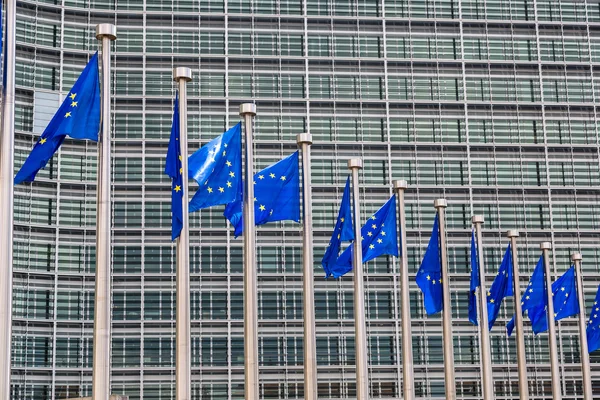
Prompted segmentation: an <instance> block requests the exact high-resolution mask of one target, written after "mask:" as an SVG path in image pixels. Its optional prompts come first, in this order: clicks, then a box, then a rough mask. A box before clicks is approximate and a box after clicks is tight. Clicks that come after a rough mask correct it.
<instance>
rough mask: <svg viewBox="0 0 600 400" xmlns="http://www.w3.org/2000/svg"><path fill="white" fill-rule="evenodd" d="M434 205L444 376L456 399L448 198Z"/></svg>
mask: <svg viewBox="0 0 600 400" xmlns="http://www.w3.org/2000/svg"><path fill="white" fill-rule="evenodd" d="M433 206H434V207H435V208H436V209H437V212H438V220H439V225H440V258H441V259H442V281H443V282H442V290H443V295H444V309H443V310H442V327H443V333H442V334H443V342H444V378H445V381H446V382H445V383H446V400H456V382H455V381H454V379H455V378H454V340H453V338H452V312H451V309H450V304H451V302H452V301H451V299H450V285H449V283H450V280H449V279H448V251H447V249H446V207H448V202H447V201H446V199H437V200H435V201H434V203H433Z"/></svg>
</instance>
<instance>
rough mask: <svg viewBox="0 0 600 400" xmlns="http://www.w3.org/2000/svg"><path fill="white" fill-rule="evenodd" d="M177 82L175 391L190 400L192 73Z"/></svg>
mask: <svg viewBox="0 0 600 400" xmlns="http://www.w3.org/2000/svg"><path fill="white" fill-rule="evenodd" d="M173 79H174V80H175V81H176V82H177V83H178V86H179V151H180V154H181V176H182V178H183V179H182V180H181V186H182V190H183V198H182V199H181V202H182V217H183V218H182V220H183V229H182V230H181V234H180V235H179V237H178V238H177V311H176V322H175V326H176V334H175V360H176V363H177V364H176V366H175V382H176V383H175V385H176V386H175V387H176V389H175V390H176V396H175V398H176V399H177V400H190V399H191V396H192V392H191V377H192V374H191V368H192V367H191V347H190V345H191V339H190V267H189V266H190V236H189V215H188V146H187V120H188V118H187V83H188V82H190V81H191V80H192V70H191V69H190V68H187V67H177V68H174V69H173Z"/></svg>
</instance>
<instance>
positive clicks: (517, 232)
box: [506, 229, 519, 238]
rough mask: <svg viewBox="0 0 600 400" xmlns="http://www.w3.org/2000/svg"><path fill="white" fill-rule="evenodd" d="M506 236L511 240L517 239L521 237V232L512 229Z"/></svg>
mask: <svg viewBox="0 0 600 400" xmlns="http://www.w3.org/2000/svg"><path fill="white" fill-rule="evenodd" d="M506 236H508V237H509V238H513V237H514V238H517V237H519V231H518V230H516V229H510V230H508V231H507V232H506Z"/></svg>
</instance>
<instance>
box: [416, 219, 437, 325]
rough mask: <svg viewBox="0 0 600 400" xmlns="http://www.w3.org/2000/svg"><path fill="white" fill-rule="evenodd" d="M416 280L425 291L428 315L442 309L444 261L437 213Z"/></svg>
mask: <svg viewBox="0 0 600 400" xmlns="http://www.w3.org/2000/svg"><path fill="white" fill-rule="evenodd" d="M415 280H416V281H417V285H418V286H419V288H420V289H421V292H423V301H424V303H425V311H426V312H427V315H431V314H436V313H438V312H440V311H442V309H443V307H444V304H443V303H444V302H443V299H444V295H443V289H442V261H441V259H440V227H439V222H438V216H437V214H436V215H435V220H434V221H433V230H432V232H431V238H430V239H429V245H428V246H427V251H426V252H425V256H424V257H423V261H422V262H421V266H420V267H419V270H418V271H417V276H416V278H415Z"/></svg>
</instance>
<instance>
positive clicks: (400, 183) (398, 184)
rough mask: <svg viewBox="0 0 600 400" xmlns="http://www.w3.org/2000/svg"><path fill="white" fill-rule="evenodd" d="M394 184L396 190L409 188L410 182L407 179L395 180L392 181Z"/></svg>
mask: <svg viewBox="0 0 600 400" xmlns="http://www.w3.org/2000/svg"><path fill="white" fill-rule="evenodd" d="M392 185H394V190H395V191H400V190H406V189H408V182H406V181H405V180H397V181H394V182H392Z"/></svg>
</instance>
